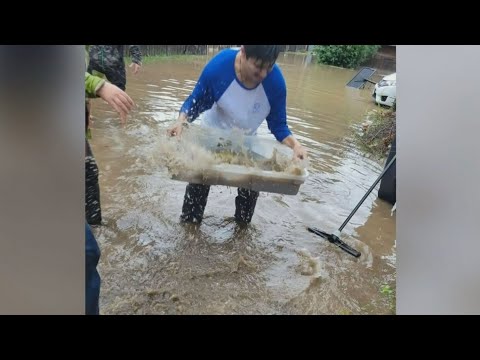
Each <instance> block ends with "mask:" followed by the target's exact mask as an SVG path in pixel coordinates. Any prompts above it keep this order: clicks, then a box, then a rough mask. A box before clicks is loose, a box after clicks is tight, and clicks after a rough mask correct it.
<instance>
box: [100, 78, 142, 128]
mask: <svg viewBox="0 0 480 360" xmlns="http://www.w3.org/2000/svg"><path fill="white" fill-rule="evenodd" d="M97 95H98V96H100V97H101V98H102V99H103V100H105V101H106V102H107V103H108V104H110V106H111V107H113V108H114V109H115V111H116V112H118V114H119V115H120V119H121V121H122V124H125V123H126V121H127V115H128V113H129V112H130V110H132V108H133V107H134V105H135V103H134V102H133V100H132V99H131V98H130V96H128V94H127V93H126V92H125V91H123V90H121V89H120V88H119V87H117V86H115V85H113V84H110V83H109V82H105V84H103V86H102V87H101V88H100V89H99V90H98V91H97Z"/></svg>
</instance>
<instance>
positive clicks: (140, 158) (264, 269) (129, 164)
mask: <svg viewBox="0 0 480 360" xmlns="http://www.w3.org/2000/svg"><path fill="white" fill-rule="evenodd" d="M209 58H210V57H207V56H204V57H201V56H196V57H186V58H185V59H184V60H179V59H178V58H177V59H175V60H161V61H158V62H152V63H146V64H145V65H144V66H143V68H142V69H141V72H140V73H139V74H138V75H137V76H133V75H131V73H130V69H128V73H129V74H128V78H127V92H128V94H129V95H130V96H131V97H132V99H133V100H134V101H135V102H136V104H137V108H136V109H135V110H134V111H133V112H132V113H131V115H130V116H129V120H128V123H127V125H126V126H125V127H124V128H122V126H121V124H120V121H119V118H118V115H117V114H116V113H114V112H113V111H112V110H111V109H110V107H109V106H108V105H106V104H104V103H103V102H102V101H101V100H100V99H97V100H94V101H93V103H92V115H93V116H94V119H93V125H92V134H93V139H92V141H91V145H92V149H93V152H94V154H95V157H96V160H97V163H98V167H99V170H100V178H99V179H100V180H99V181H100V189H101V201H102V212H103V218H104V222H105V225H104V226H101V227H96V228H94V233H95V235H96V237H97V240H98V242H99V245H100V248H101V250H102V257H101V259H100V265H99V271H100V275H101V277H102V287H101V294H100V312H101V314H392V313H394V308H393V306H392V300H391V299H390V298H389V297H388V296H387V295H386V294H385V293H382V291H381V290H382V288H383V287H384V286H385V285H387V284H388V285H389V286H390V288H392V289H395V273H396V270H395V261H396V258H395V239H396V231H395V214H394V215H393V216H391V214H390V210H391V205H390V204H388V203H386V202H384V201H382V200H379V199H377V189H378V186H377V189H375V190H374V191H373V192H372V193H371V194H370V196H369V197H368V198H367V199H366V200H365V202H364V203H363V205H362V206H361V207H360V209H359V210H358V211H357V213H356V214H355V215H354V217H353V218H352V219H351V221H350V222H349V224H348V225H347V226H346V227H345V229H344V230H343V232H342V235H341V238H342V240H344V241H345V242H346V243H348V244H349V245H350V246H352V247H354V248H355V249H357V250H358V251H360V252H361V253H362V255H361V257H360V258H358V259H357V258H354V257H352V256H351V255H349V254H347V253H346V252H344V251H342V250H340V249H339V248H338V247H336V246H334V245H333V244H331V243H329V242H328V241H327V240H325V239H323V238H321V237H319V236H316V235H314V234H312V233H310V232H308V231H307V227H308V226H313V227H317V228H319V229H321V230H324V231H327V232H330V233H331V232H333V231H335V230H336V229H338V228H339V226H340V225H341V224H342V223H343V221H344V220H345V218H346V217H347V216H348V214H349V213H350V212H351V211H352V210H353V209H354V207H355V206H356V204H357V203H358V201H359V200H360V199H361V198H362V196H363V195H364V194H365V192H366V191H367V190H368V189H369V187H370V186H371V185H372V184H373V182H374V181H375V179H376V178H377V177H378V175H379V174H380V173H381V171H382V170H383V164H382V163H379V162H377V161H375V160H370V159H368V158H367V157H365V156H364V155H363V154H362V152H361V151H360V150H358V149H357V148H356V147H355V145H354V144H353V142H352V140H351V134H352V127H354V125H355V124H359V123H361V122H362V121H363V119H364V117H365V114H366V112H367V111H368V110H369V109H373V108H374V104H373V100H372V98H371V96H370V90H368V89H367V90H356V89H352V88H347V87H345V84H346V83H347V82H348V81H349V80H350V79H351V78H352V77H353V76H354V75H355V74H356V71H354V70H345V69H340V68H335V67H329V66H323V65H318V64H308V62H307V61H306V59H305V56H304V55H292V54H287V55H284V54H280V57H279V59H278V64H279V66H280V67H281V69H282V72H283V74H284V76H285V80H286V83H287V116H288V124H289V126H290V129H291V130H292V132H293V134H294V135H295V136H296V137H297V139H298V140H299V141H300V142H301V143H302V144H303V145H304V146H305V147H306V148H307V150H308V153H309V159H310V167H309V172H310V176H309V177H308V179H307V181H306V182H305V183H304V184H303V185H302V186H301V187H300V191H299V193H298V194H297V195H294V196H292V195H280V194H273V193H260V196H259V198H258V202H257V206H256V209H255V214H254V216H253V220H252V223H251V224H250V225H249V226H248V227H245V228H243V227H240V226H239V225H237V223H236V222H235V221H234V220H233V215H234V212H235V196H236V195H237V189H236V188H229V187H225V186H212V188H211V190H210V195H209V198H208V203H207V207H206V209H205V217H204V221H203V222H202V224H201V225H200V226H194V225H182V224H181V223H180V221H179V217H180V213H181V208H182V203H183V196H184V193H185V187H186V183H184V182H179V181H174V180H171V179H170V176H169V174H168V172H167V169H166V168H164V167H162V166H160V164H158V165H156V164H155V161H152V160H154V159H155V152H156V151H157V149H158V141H161V137H162V134H164V133H165V132H166V129H167V127H168V126H170V125H171V124H172V123H173V122H174V121H175V120H176V119H177V116H178V111H179V109H180V107H181V105H182V104H183V101H184V100H185V99H186V98H187V96H188V95H189V94H190V92H191V91H192V90H193V87H194V85H195V83H196V80H197V79H198V76H199V75H200V72H201V71H202V69H203V66H204V65H205V64H206V62H207V61H208V59H209ZM259 134H269V131H268V129H267V126H266V122H264V124H262V126H261V128H260V129H259ZM271 136H272V138H273V135H271Z"/></svg>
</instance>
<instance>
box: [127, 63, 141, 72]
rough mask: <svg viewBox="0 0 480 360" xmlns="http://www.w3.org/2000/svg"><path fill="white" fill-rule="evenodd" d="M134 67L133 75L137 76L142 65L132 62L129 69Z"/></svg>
mask: <svg viewBox="0 0 480 360" xmlns="http://www.w3.org/2000/svg"><path fill="white" fill-rule="evenodd" d="M132 66H133V75H137V73H138V71H139V70H140V68H141V67H142V65H139V64H137V63H134V62H132V63H131V64H130V66H129V67H132Z"/></svg>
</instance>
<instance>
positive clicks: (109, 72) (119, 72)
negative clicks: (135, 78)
mask: <svg viewBox="0 0 480 360" xmlns="http://www.w3.org/2000/svg"><path fill="white" fill-rule="evenodd" d="M128 46H129V53H130V56H131V58H132V64H131V65H130V67H132V66H133V73H134V74H137V72H138V70H139V69H140V67H141V66H142V53H141V51H140V48H139V47H138V45H128ZM124 54H125V45H90V46H89V49H88V55H89V65H88V72H89V73H90V74H92V75H97V76H100V77H102V76H105V77H106V78H107V80H108V81H110V82H111V83H112V84H114V85H116V86H118V87H119V88H120V89H122V90H124V91H125V88H126V84H127V79H126V72H125V60H124Z"/></svg>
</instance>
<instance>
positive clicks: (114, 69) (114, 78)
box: [87, 61, 127, 91]
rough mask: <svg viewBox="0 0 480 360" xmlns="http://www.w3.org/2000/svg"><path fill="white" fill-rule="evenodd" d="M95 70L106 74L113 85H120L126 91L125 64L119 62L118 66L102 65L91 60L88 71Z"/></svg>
mask: <svg viewBox="0 0 480 360" xmlns="http://www.w3.org/2000/svg"><path fill="white" fill-rule="evenodd" d="M93 70H95V71H98V72H100V73H102V74H104V75H105V77H106V78H107V80H108V81H109V82H111V83H112V84H113V85H116V86H118V87H119V88H120V89H122V90H123V91H125V86H126V84H127V78H126V71H125V64H119V65H116V66H111V67H107V66H100V65H98V64H95V63H94V62H92V61H90V63H89V64H88V70H87V71H88V72H89V73H90V74H92V72H93Z"/></svg>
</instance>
